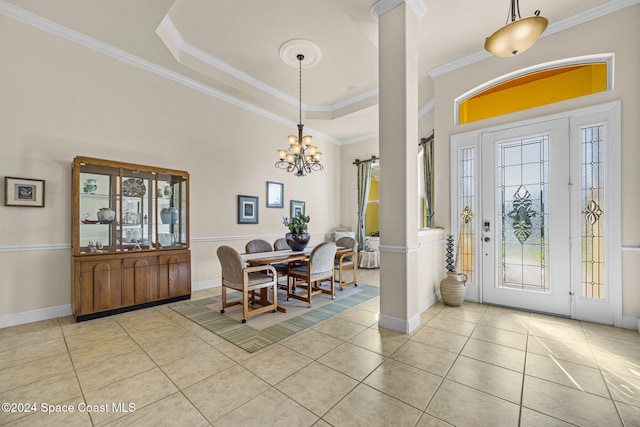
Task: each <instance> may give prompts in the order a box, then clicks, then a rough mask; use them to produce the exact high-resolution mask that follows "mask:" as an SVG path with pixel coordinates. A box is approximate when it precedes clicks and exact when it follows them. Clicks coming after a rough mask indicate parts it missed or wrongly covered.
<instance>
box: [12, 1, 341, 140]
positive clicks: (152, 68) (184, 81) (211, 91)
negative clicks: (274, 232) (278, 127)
mask: <svg viewBox="0 0 640 427" xmlns="http://www.w3.org/2000/svg"><path fill="white" fill-rule="evenodd" d="M0 14H3V15H5V16H7V17H9V18H12V19H15V20H17V21H20V22H22V23H24V24H27V25H30V26H32V27H35V28H38V29H40V30H43V31H46V32H48V33H50V34H53V35H56V36H58V37H62V38H64V39H66V40H69V41H71V42H73V43H76V44H79V45H81V46H84V47H87V48H89V49H92V50H95V51H97V52H100V53H102V54H104V55H107V56H110V57H112V58H114V59H117V60H119V61H122V62H124V63H127V64H129V65H133V66H135V67H137V68H140V69H142V70H145V71H148V72H150V73H153V74H156V75H158V76H160V77H164V78H166V79H168V80H171V81H173V82H176V83H179V84H181V85H183V86H186V87H188V88H191V89H194V90H197V91H198V92H201V93H204V94H206V95H209V96H212V97H214V98H217V99H219V100H221V101H224V102H226V103H229V104H231V105H234V106H236V107H239V108H242V109H245V110H248V111H251V112H253V113H256V114H259V115H261V116H263V117H266V118H268V119H271V120H273V121H276V122H278V123H281V124H283V125H286V126H290V127H295V126H297V122H296V121H293V120H289V119H286V118H284V117H282V116H279V115H277V114H274V113H272V112H271V111H268V110H266V109H264V108H260V107H257V106H255V105H253V104H251V103H249V102H246V101H244V100H242V99H240V98H237V97H235V96H231V95H229V94H227V93H225V92H223V91H221V90H218V89H215V88H213V87H211V86H208V85H205V84H204V83H202V82H199V81H197V80H195V79H192V78H189V77H186V76H184V75H182V74H180V73H178V72H176V71H173V70H170V69H168V68H165V67H163V66H160V65H158V64H156V63H153V62H151V61H148V60H146V59H143V58H140V57H139V56H136V55H133V54H131V53H129V52H126V51H124V50H122V49H118V48H116V47H113V46H111V45H109V44H107V43H104V42H102V41H100V40H97V39H94V38H93V37H89V36H87V35H85V34H82V33H80V32H78V31H75V30H72V29H70V28H68V27H65V26H64V25H61V24H58V23H56V22H53V21H51V20H49V19H46V18H43V17H41V16H39V15H36V14H35V13H32V12H29V11H26V10H24V9H21V8H19V7H16V6H13V5H11V4H8V3H7V2H5V1H4V0H0ZM169 31H170V30H167V32H169ZM178 41H179V39H178ZM307 131H308V133H309V134H311V135H313V136H318V137H321V138H323V139H325V140H327V141H329V142H331V143H333V144H336V145H340V144H341V142H340V140H338V139H336V138H334V137H332V136H330V135H327V134H325V133H322V132H318V131H316V130H313V129H311V128H308V129H307Z"/></svg>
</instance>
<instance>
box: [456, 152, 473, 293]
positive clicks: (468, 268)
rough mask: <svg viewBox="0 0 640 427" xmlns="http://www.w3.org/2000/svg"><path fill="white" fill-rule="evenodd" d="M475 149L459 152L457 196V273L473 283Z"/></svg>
mask: <svg viewBox="0 0 640 427" xmlns="http://www.w3.org/2000/svg"><path fill="white" fill-rule="evenodd" d="M474 157H475V148H464V149H462V150H460V156H459V162H460V168H459V186H460V188H459V194H460V201H459V203H460V204H459V205H460V206H461V212H460V235H459V236H460V237H459V239H460V241H459V245H458V271H459V272H460V273H464V274H466V275H467V280H468V281H469V282H471V283H474V282H475V230H474V222H473V220H472V219H473V215H474V212H473V206H475V171H474V168H473V162H474Z"/></svg>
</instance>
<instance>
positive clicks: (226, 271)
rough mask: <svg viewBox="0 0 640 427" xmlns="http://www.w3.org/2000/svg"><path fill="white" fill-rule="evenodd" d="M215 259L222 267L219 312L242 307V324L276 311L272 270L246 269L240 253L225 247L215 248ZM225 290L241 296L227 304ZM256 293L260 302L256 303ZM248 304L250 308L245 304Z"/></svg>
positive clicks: (276, 297) (273, 273)
mask: <svg viewBox="0 0 640 427" xmlns="http://www.w3.org/2000/svg"><path fill="white" fill-rule="evenodd" d="M217 254H218V259H219V260H220V265H221V266H222V309H221V310H220V313H224V311H225V309H226V308H227V307H231V306H234V305H238V304H242V323H246V321H247V318H249V317H251V316H255V315H256V314H260V313H264V312H267V311H271V312H273V313H275V312H276V309H277V308H278V276H277V273H276V270H275V268H273V267H272V266H270V265H260V266H255V267H246V266H245V263H244V262H243V261H242V258H241V257H240V254H239V253H238V252H237V251H236V250H235V249H233V248H231V247H229V246H220V247H219V248H218V252H217ZM227 288H231V289H234V290H236V291H239V292H241V293H242V298H241V299H239V300H235V301H232V302H228V301H227ZM269 288H271V289H272V293H273V301H269ZM256 291H260V299H259V300H258V301H256V299H255V292H256ZM249 302H251V305H249Z"/></svg>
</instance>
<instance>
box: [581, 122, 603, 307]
mask: <svg viewBox="0 0 640 427" xmlns="http://www.w3.org/2000/svg"><path fill="white" fill-rule="evenodd" d="M581 146H582V170H581V172H582V187H581V207H582V224H581V237H582V258H581V259H582V292H581V296H582V297H584V298H592V299H600V300H602V299H605V284H604V223H603V220H602V217H603V216H604V214H605V212H604V210H603V208H602V206H603V204H604V125H599V126H593V127H587V128H583V129H582V130H581Z"/></svg>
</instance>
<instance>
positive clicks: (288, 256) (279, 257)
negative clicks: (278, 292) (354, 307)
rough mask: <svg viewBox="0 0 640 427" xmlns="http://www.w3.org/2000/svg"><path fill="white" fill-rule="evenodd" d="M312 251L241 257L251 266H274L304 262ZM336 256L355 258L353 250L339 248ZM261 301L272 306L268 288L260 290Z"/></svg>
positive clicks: (267, 253) (287, 251)
mask: <svg viewBox="0 0 640 427" xmlns="http://www.w3.org/2000/svg"><path fill="white" fill-rule="evenodd" d="M312 251H313V247H307V248H305V250H304V251H292V250H284V251H273V252H254V253H249V254H240V257H241V258H242V260H243V261H244V262H246V263H247V264H249V265H274V264H283V263H292V262H296V261H304V260H306V259H308V258H309V255H310V254H311V252H312ZM336 255H347V256H355V253H354V252H353V250H352V249H351V248H343V247H338V248H337V249H336ZM260 301H264V302H265V303H268V304H270V302H269V289H268V288H262V289H261V290H260ZM262 305H264V304H262ZM276 309H277V310H278V311H279V312H281V313H286V312H287V309H286V308H284V307H280V306H278V307H277V308H276Z"/></svg>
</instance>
